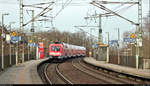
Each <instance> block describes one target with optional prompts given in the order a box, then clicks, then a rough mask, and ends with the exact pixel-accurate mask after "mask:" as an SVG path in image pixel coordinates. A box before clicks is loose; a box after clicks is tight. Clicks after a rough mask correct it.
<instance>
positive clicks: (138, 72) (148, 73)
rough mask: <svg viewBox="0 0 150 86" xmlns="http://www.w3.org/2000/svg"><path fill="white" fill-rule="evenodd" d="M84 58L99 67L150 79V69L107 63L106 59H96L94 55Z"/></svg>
mask: <svg viewBox="0 0 150 86" xmlns="http://www.w3.org/2000/svg"><path fill="white" fill-rule="evenodd" d="M83 60H84V61H85V62H87V63H89V64H92V65H94V66H98V67H102V68H106V69H110V70H113V71H116V72H121V73H125V74H129V75H134V76H140V77H144V78H148V79H150V69H136V68H131V67H126V66H121V65H116V64H110V63H106V62H104V61H96V60H95V59H94V58H92V57H85V58H84V59H83Z"/></svg>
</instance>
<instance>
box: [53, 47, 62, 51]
mask: <svg viewBox="0 0 150 86" xmlns="http://www.w3.org/2000/svg"><path fill="white" fill-rule="evenodd" d="M51 51H60V46H52V48H51Z"/></svg>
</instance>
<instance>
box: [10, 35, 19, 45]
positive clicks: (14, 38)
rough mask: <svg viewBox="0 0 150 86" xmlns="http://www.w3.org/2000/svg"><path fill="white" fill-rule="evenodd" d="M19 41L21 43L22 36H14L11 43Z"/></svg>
mask: <svg viewBox="0 0 150 86" xmlns="http://www.w3.org/2000/svg"><path fill="white" fill-rule="evenodd" d="M18 41H21V36H13V37H11V42H12V43H16V42H18Z"/></svg>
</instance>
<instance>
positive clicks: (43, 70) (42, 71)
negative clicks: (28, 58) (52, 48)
mask: <svg viewBox="0 0 150 86" xmlns="http://www.w3.org/2000/svg"><path fill="white" fill-rule="evenodd" d="M48 61H49V60H47V61H44V62H42V63H41V64H39V65H38V68H37V71H38V74H39V76H40V77H41V79H42V81H43V83H44V84H52V82H51V80H50V79H49V77H48V75H47V68H48V66H49V65H50V63H49V62H48Z"/></svg>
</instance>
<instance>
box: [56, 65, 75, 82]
mask: <svg viewBox="0 0 150 86" xmlns="http://www.w3.org/2000/svg"><path fill="white" fill-rule="evenodd" d="M59 65H60V64H57V66H56V72H57V74H58V75H59V76H60V77H61V78H62V79H63V81H64V82H66V84H73V83H72V82H71V81H70V80H69V79H67V78H66V77H65V76H64V75H63V74H62V73H61V72H60V70H59V67H58V66H59Z"/></svg>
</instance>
